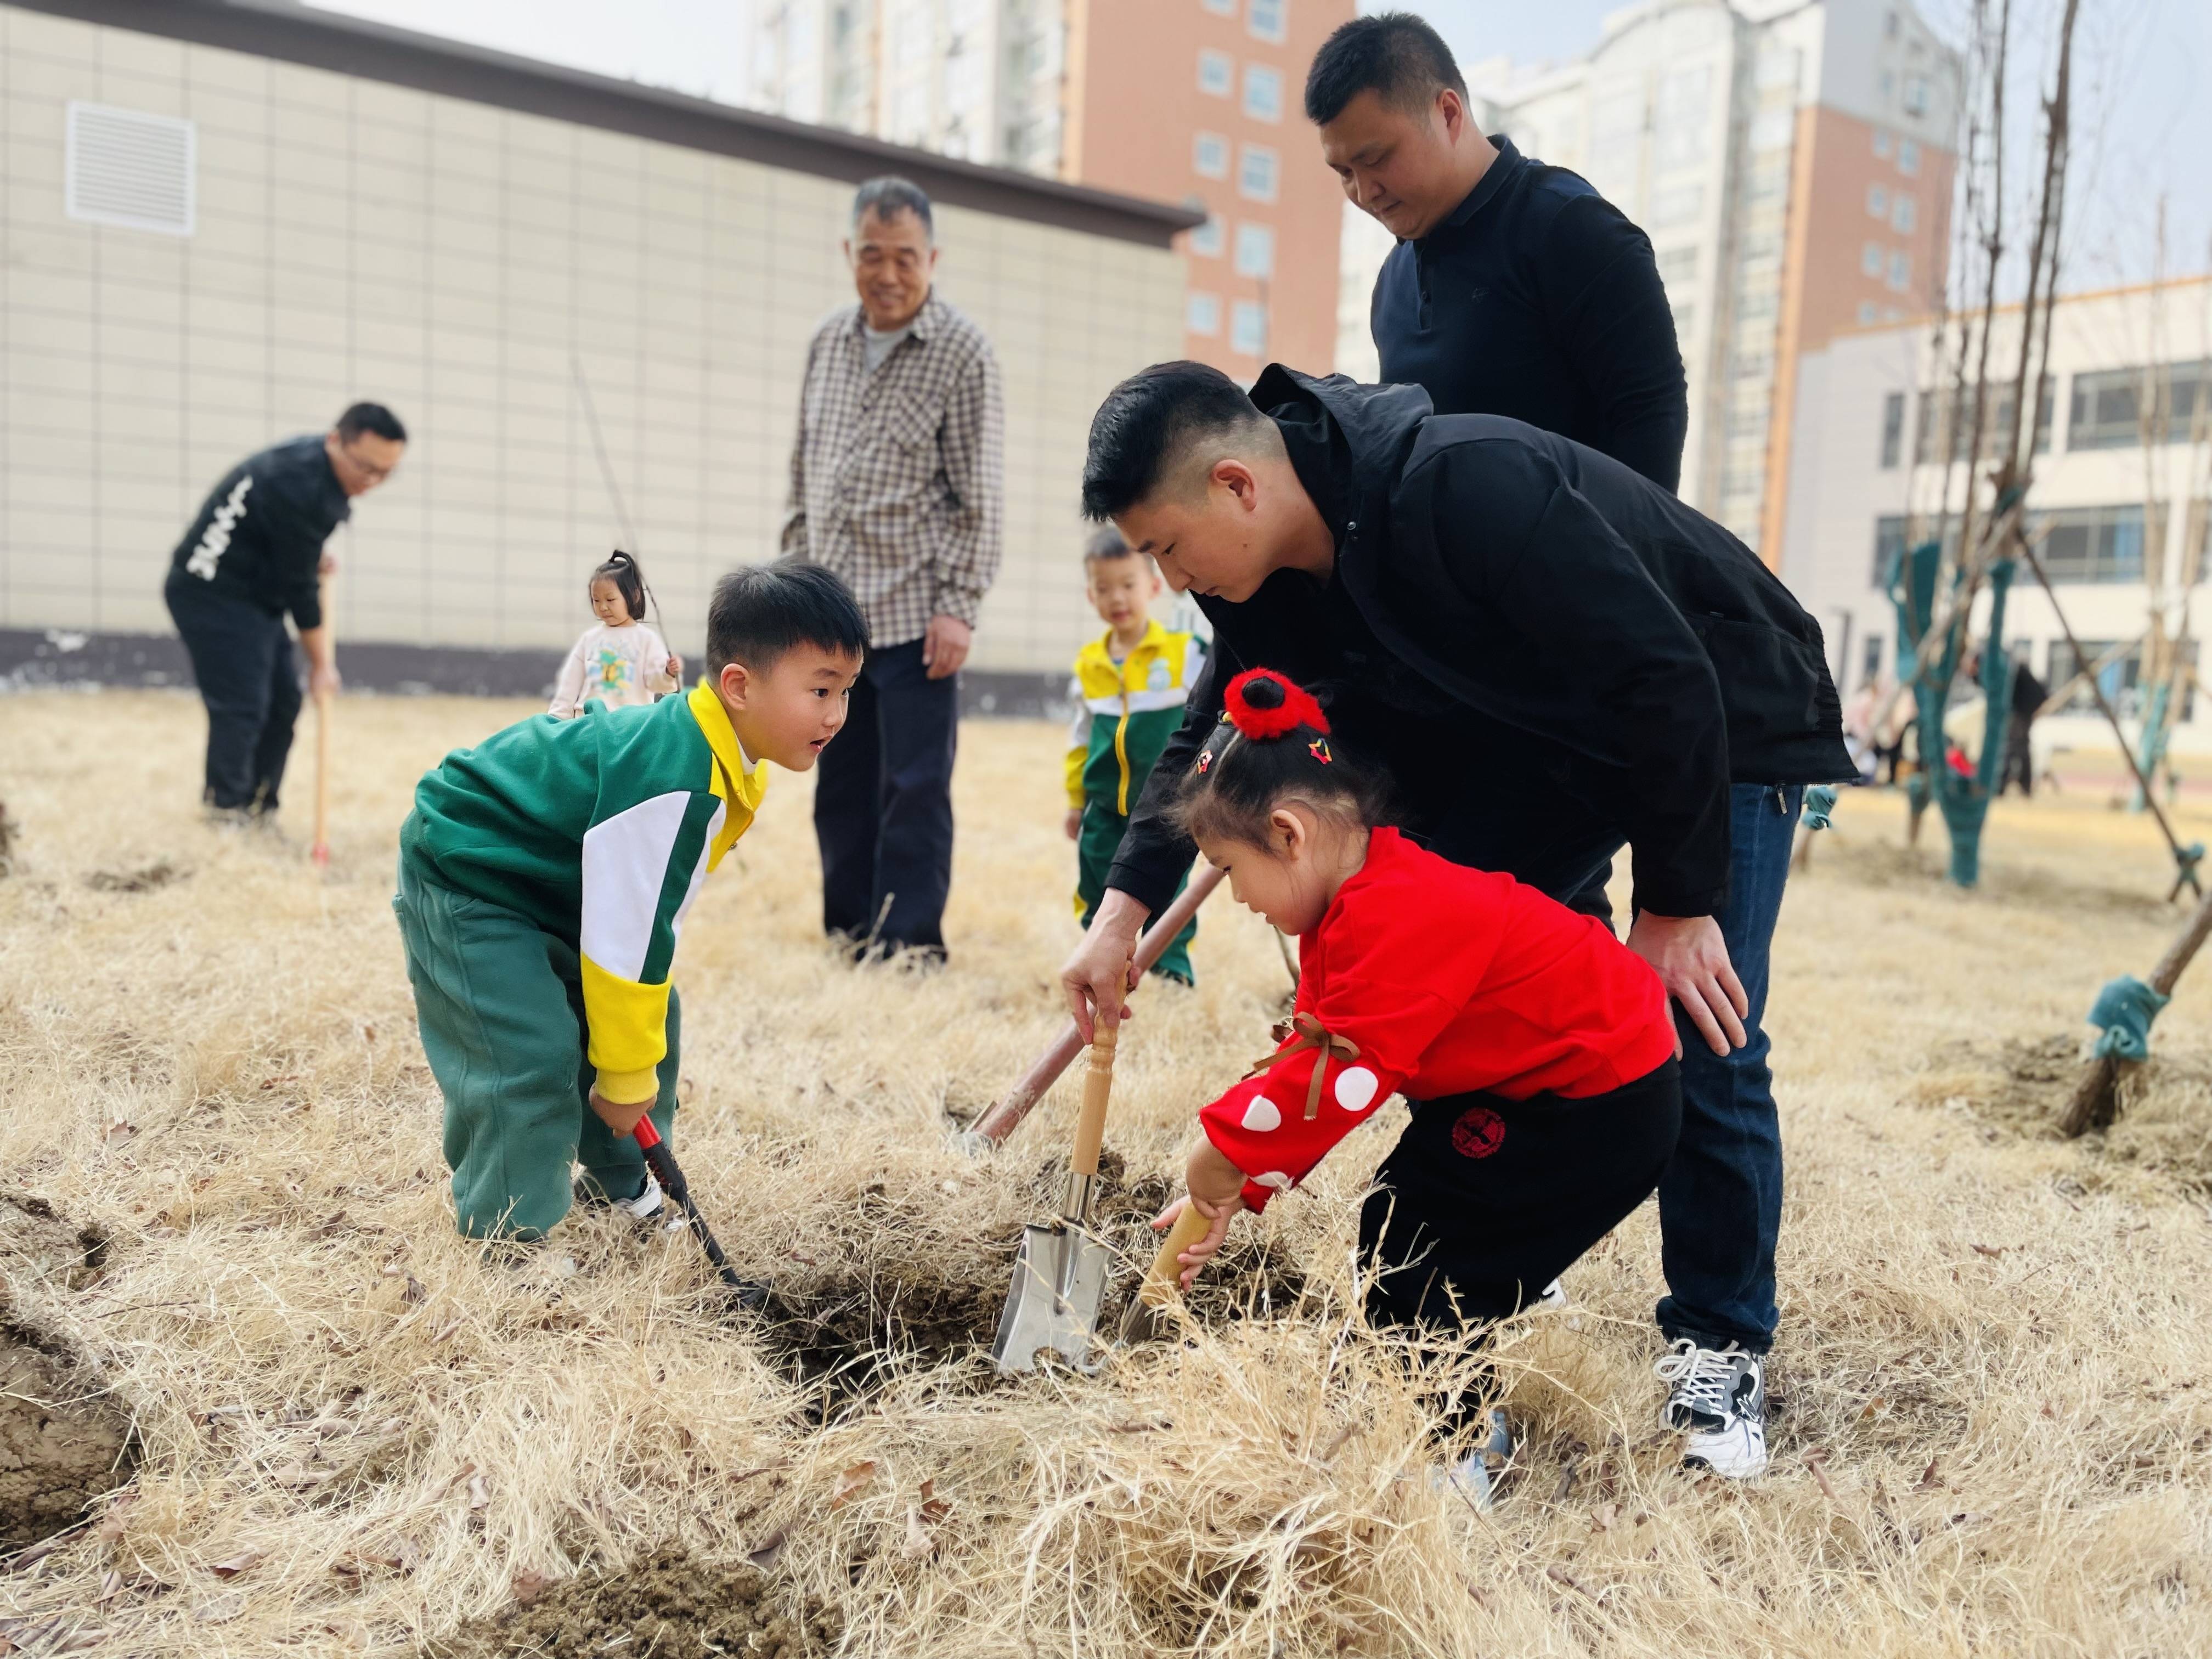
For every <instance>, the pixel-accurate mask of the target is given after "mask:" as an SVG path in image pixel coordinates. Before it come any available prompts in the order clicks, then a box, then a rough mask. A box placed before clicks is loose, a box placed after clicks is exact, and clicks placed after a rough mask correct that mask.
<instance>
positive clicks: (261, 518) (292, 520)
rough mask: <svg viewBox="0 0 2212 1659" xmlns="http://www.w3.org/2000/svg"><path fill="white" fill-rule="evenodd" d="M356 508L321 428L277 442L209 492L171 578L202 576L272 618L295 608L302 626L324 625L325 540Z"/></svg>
mask: <svg viewBox="0 0 2212 1659" xmlns="http://www.w3.org/2000/svg"><path fill="white" fill-rule="evenodd" d="M352 511H353V503H352V502H351V501H349V499H348V498H347V496H346V493H345V487H344V486H343V485H342V484H341V483H338V477H337V473H336V472H335V471H332V470H331V458H330V456H329V455H328V454H327V453H325V450H324V448H323V439H322V435H321V434H320V433H311V434H309V435H307V436H305V437H301V438H292V439H288V440H287V441H284V442H283V443H281V444H273V445H271V446H270V447H269V448H267V449H264V450H263V451H262V452H261V453H259V454H258V455H249V456H247V457H246V459H244V460H242V461H240V463H239V464H238V465H236V466H234V467H233V468H231V470H230V471H228V472H227V473H225V474H224V475H223V477H222V483H218V484H217V485H216V487H215V488H214V489H212V490H211V491H210V492H209V494H208V498H207V500H206V501H204V502H203V503H202V504H201V506H200V510H199V513H198V515H197V517H195V518H194V519H193V520H192V523H191V528H190V529H189V530H187V531H185V537H184V539H183V540H182V541H180V542H179V543H178V544H177V549H176V551H175V552H174V553H173V554H172V555H171V556H170V558H169V581H170V583H171V584H172V585H173V584H175V583H178V582H188V581H192V580H195V579H197V580H199V581H204V582H205V583H206V584H207V585H208V587H209V588H210V590H211V591H212V592H216V593H221V594H223V595H226V596H227V597H228V598H231V599H242V600H244V601H245V602H246V604H248V605H253V606H255V607H256V608H258V609H259V610H262V611H266V612H268V613H269V615H270V616H272V617H281V616H283V614H284V613H285V612H286V611H290V612H291V613H292V620H293V621H294V622H295V623H298V624H299V625H300V626H301V628H319V627H321V626H322V622H323V605H322V594H321V591H320V588H319V585H318V583H317V580H316V568H317V567H318V566H319V564H320V563H321V562H322V556H323V544H324V543H325V542H326V541H328V540H329V539H330V536H331V532H332V531H333V530H336V529H337V527H338V526H340V525H341V524H343V523H344V522H345V520H346V519H347V518H348V516H349V515H350V514H351V513H352Z"/></svg>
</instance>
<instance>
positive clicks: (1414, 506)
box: [1060, 363, 1852, 1475]
mask: <svg viewBox="0 0 2212 1659" xmlns="http://www.w3.org/2000/svg"><path fill="white" fill-rule="evenodd" d="M1263 411H1264V412H1263ZM1084 505H1085V511H1086V512H1087V513H1090V514H1091V516H1092V517H1094V518H1111V519H1112V520H1114V522H1115V525H1116V526H1119V527H1120V529H1121V532H1122V534H1123V535H1124V536H1126V537H1127V538H1128V540H1129V542H1130V544H1132V545H1133V546H1134V547H1136V548H1137V549H1138V550H1139V551H1142V552H1146V553H1150V554H1151V555H1152V556H1153V558H1154V559H1155V560H1156V561H1157V562H1158V564H1159V567H1160V568H1161V570H1162V572H1163V573H1164V574H1165V575H1166V577H1167V579H1168V580H1169V581H1170V583H1171V584H1172V585H1173V586H1176V588H1177V589H1179V590H1187V591H1189V592H1194V593H1195V594H1196V595H1197V596H1198V602H1199V604H1200V606H1201V607H1202V608H1203V609H1204V610H1205V611H1206V615H1207V616H1208V617H1210V618H1212V622H1213V625H1214V641H1215V649H1214V652H1213V653H1212V654H1211V655H1210V656H1209V657H1208V659H1207V663H1206V671H1205V672H1204V674H1203V675H1202V676H1201V678H1200V681H1199V684H1198V685H1197V686H1196V687H1194V689H1193V690H1192V692H1191V694H1190V697H1189V702H1188V707H1189V714H1188V718H1187V720H1186V722H1185V724H1184V726H1183V727H1182V730H1181V731H1180V732H1178V733H1177V734H1176V737H1175V738H1172V739H1171V740H1170V742H1169V744H1168V745H1167V748H1166V750H1165V751H1164V753H1163V754H1162V755H1161V757H1160V760H1159V763H1158V766H1156V767H1155V768H1154V769H1153V774H1152V783H1151V785H1150V786H1149V787H1147V788H1146V792H1145V795H1144V798H1143V799H1142V800H1141V801H1140V802H1139V805H1138V808H1137V810H1136V811H1135V812H1133V814H1132V815H1131V823H1130V826H1129V829H1128V832H1127V835H1126V836H1124V837H1123V839H1122V842H1121V852H1120V854H1119V856H1118V857H1117V858H1116V860H1115V864H1114V866H1113V868H1112V870H1111V872H1109V875H1108V878H1107V888H1108V891H1107V894H1106V897H1105V900H1104V902H1103V904H1102V905H1101V907H1100V908H1099V910H1098V912H1097V915H1096V916H1095V917H1094V918H1093V920H1092V923H1091V931H1090V932H1089V933H1088V934H1087V935H1086V936H1085V940H1084V942H1083V944H1082V945H1081V946H1080V947H1079V949H1078V950H1077V951H1076V953H1075V954H1074V955H1073V957H1070V958H1069V960H1068V963H1067V964H1066V967H1065V968H1064V969H1062V971H1061V975H1060V979H1061V984H1062V987H1063V988H1064V990H1065V991H1066V994H1067V995H1068V999H1069V1002H1070V1006H1072V1007H1073V1010H1074V1011H1075V1014H1076V1018H1077V1019H1078V1021H1079V1023H1080V1024H1083V1025H1084V1026H1085V1030H1086V1034H1087V1031H1088V1027H1089V1018H1090V1011H1091V1009H1092V1008H1094V1007H1099V1006H1119V1005H1120V1002H1121V997H1122V994H1123V987H1122V985H1121V980H1120V975H1119V972H1118V969H1119V968H1120V966H1121V964H1122V963H1125V962H1126V961H1127V951H1128V949H1129V946H1130V945H1131V943H1132V942H1133V939H1134V937H1135V934H1136V933H1137V931H1138V929H1139V927H1141V925H1142V923H1143V921H1144V919H1145V918H1146V916H1147V915H1150V914H1151V913H1152V911H1154V910H1156V909H1157V908H1159V907H1160V906H1161V905H1162V904H1164V902H1166V900H1167V898H1168V896H1169V895H1170V893H1171V892H1172V891H1173V890H1174V888H1175V884H1176V879H1177V878H1178V877H1179V876H1180V875H1181V874H1182V872H1184V871H1185V870H1186V869H1188V866H1189V863H1190V860H1191V858H1192V856H1193V848H1192V846H1191V844H1190V842H1188V841H1187V840H1184V839H1182V838H1181V837H1180V836H1177V835H1176V833H1175V832H1174V831H1173V829H1171V828H1170V826H1169V824H1168V823H1166V822H1165V821H1164V817H1163V809H1164V805H1166V802H1167V800H1168V799H1169V797H1170V794H1171V793H1172V792H1173V791H1174V789H1175V788H1176V785H1177V784H1178V783H1179V781H1181V779H1182V775H1183V774H1184V773H1185V771H1186V769H1188V766H1189V764H1190V763H1191V758H1192V756H1193V754H1194V752H1195V750H1197V748H1198V747H1199V745H1200V743H1201V741H1202V740H1203V739H1204V738H1205V737H1206V734H1207V733H1208V732H1210V731H1211V730H1212V727H1213V725H1214V723H1215V722H1216V721H1217V720H1218V719H1219V717H1220V711H1221V688H1222V687H1223V686H1225V685H1226V684H1227V683H1228V680H1229V679H1230V678H1231V677H1232V676H1234V675H1235V674H1237V673H1238V672H1239V671H1243V669H1246V668H1250V667H1255V666H1261V665H1265V666H1267V667H1271V668H1276V669H1279V670H1281V671H1284V672H1285V673H1287V674H1289V675H1291V677H1292V678H1296V679H1298V680H1300V681H1303V682H1305V683H1307V684H1314V685H1316V687H1317V689H1319V690H1321V691H1322V693H1323V695H1324V697H1325V700H1326V701H1327V702H1328V706H1329V710H1330V719H1331V720H1332V722H1334V723H1335V725H1336V726H1337V728H1338V729H1339V730H1340V731H1341V732H1343V733H1344V735H1345V740H1346V743H1347V744H1361V745H1364V748H1365V750H1366V751H1367V752H1368V753H1370V754H1373V755H1376V756H1378V757H1381V758H1382V759H1383V761H1384V763H1386V764H1387V765H1388V767H1389V770H1390V772H1391V775H1392V776H1393V779H1394V781H1395V783H1396V785H1397V787H1398V790H1399V803H1398V804H1399V806H1400V808H1401V817H1402V821H1403V822H1404V823H1405V825H1406V827H1407V829H1409V830H1410V831H1412V832H1413V833H1414V834H1416V835H1417V836H1420V837H1421V838H1422V839H1424V840H1425V841H1426V842H1428V843H1429V844H1430V845H1431V847H1432V848H1434V849H1435V850H1436V851H1437V852H1438V853H1440V854H1443V855H1444V856H1445V857H1447V858H1450V859H1453V860H1455V861H1457V862H1460V863H1462V864H1467V865H1470V866H1480V867H1481V868H1485V869H1492V870H1503V871H1506V872H1510V873H1511V874H1512V875H1514V876H1516V877H1518V878H1520V879H1522V880H1523V881H1526V882H1528V883H1529V884H1532V885H1534V886H1536V887H1539V888H1541V889H1542V890H1544V891H1546V892H1548V893H1550V894H1552V895H1553V896H1554V897H1562V898H1564V897H1565V896H1571V895H1573V894H1575V893H1577V892H1578V891H1579V890H1581V889H1582V887H1583V884H1586V883H1587V882H1588V880H1589V878H1590V876H1591V873H1592V872H1593V871H1594V870H1595V869H1596V867H1597V866H1600V865H1601V864H1602V863H1603V862H1604V861H1606V860H1608V859H1610V858H1611V856H1612V855H1613V853H1614V852H1615V851H1616V850H1617V849H1618V848H1620V846H1621V845H1622V844H1623V843H1624V842H1625V843H1626V845H1627V846H1628V847H1629V848H1631V849H1632V854H1633V861H1634V873H1635V882H1636V908H1637V913H1638V914H1637V915H1636V918H1635V921H1634V923H1633V925H1632V927H1631V929H1630V932H1629V936H1628V943H1629V945H1630V948H1631V949H1632V950H1635V951H1638V953H1639V954H1641V955H1643V956H1644V957H1645V958H1646V959H1647V960H1649V961H1650V963H1651V964H1652V966H1653V967H1654V968H1655V969H1656V970H1657V971H1658V973H1659V975H1660V977H1661V978H1662V980H1663V981H1665V983H1666V985H1667V987H1668V991H1669V993H1670V994H1672V995H1673V996H1674V999H1675V1000H1676V1002H1677V1003H1678V1004H1679V1005H1680V1016H1679V1017H1678V1018H1680V1019H1681V1020H1682V1021H1684V1022H1685V1023H1686V1024H1687V1026H1689V1027H1690V1028H1692V1030H1690V1031H1689V1032H1687V1033H1686V1036H1687V1037H1688V1039H1689V1040H1688V1041H1687V1042H1686V1049H1687V1052H1686V1054H1685V1055H1684V1069H1683V1094H1684V1097H1685V1107H1684V1127H1683V1138H1682V1142H1681V1144H1680V1147H1679V1149H1678V1151H1677V1153H1676V1156H1675V1158H1674V1164H1673V1165H1672V1166H1671V1167H1670V1168H1669V1170H1668V1174H1667V1176H1666V1179H1665V1180H1664V1182H1662V1185H1661V1187H1660V1212H1661V1220H1662V1230H1663V1232H1664V1244H1663V1253H1664V1258H1665V1267H1666V1273H1667V1279H1668V1287H1669V1290H1670V1292H1671V1294H1670V1295H1669V1296H1668V1297H1667V1299H1666V1300H1664V1301H1662V1303H1661V1304H1660V1305H1659V1309H1658V1320H1659V1324H1660V1327H1661V1329H1662V1332H1663V1333H1664V1334H1666V1336H1667V1338H1668V1341H1669V1342H1670V1343H1671V1344H1672V1345H1673V1351H1672V1352H1671V1353H1670V1354H1669V1356H1668V1359H1667V1360H1666V1361H1665V1362H1662V1376H1665V1377H1666V1378H1667V1379H1668V1381H1669V1382H1670V1383H1672V1384H1673V1385H1674V1387H1673V1391H1672V1394H1671V1395H1670V1398H1669V1401H1668V1420H1669V1421H1670V1422H1671V1423H1672V1424H1673V1425H1674V1426H1676V1427H1678V1428H1680V1429H1683V1430H1685V1431H1687V1432H1688V1435H1689V1442H1688V1446H1687V1453H1688V1455H1689V1456H1690V1458H1691V1459H1692V1461H1694V1462H1699V1463H1700V1464H1702V1465H1704V1466H1705V1467H1708V1468H1712V1469H1715V1470H1717V1472H1719V1473H1722V1474H1730V1475H1750V1474H1757V1473H1759V1471H1760V1470H1761V1469H1763V1468H1765V1461H1766V1453H1765V1367H1764V1360H1763V1356H1764V1354H1765V1350H1766V1348H1767V1346H1768V1345H1769V1344H1770V1342H1771V1340H1772V1336H1773V1330H1774V1323H1775V1309H1774V1266H1773V1262H1774V1242H1775V1237H1776V1234H1777V1232H1778V1229H1779V1227H1780V1223H1781V1197H1782V1154H1781V1137H1780V1131H1779V1127H1778V1124H1777V1122H1776V1119H1775V1112H1774V1101H1773V1095H1772V1091H1771V1073H1770V1072H1769V1071H1768V1069H1767V1065H1766V1055H1767V1042H1766V1038H1765V1034H1764V1033H1763V1032H1762V1031H1761V1030H1760V1029H1759V1021H1760V1015H1761V1012H1762V1010H1763V1007H1764V1005H1765V995H1766V969H1767V951H1768V943H1769V940H1770V939H1771V935H1772V933H1773V929H1774V923H1775V918H1776V915H1777V914H1778V910H1779V908H1780V905H1781V899H1782V885H1783V882H1784V877H1785V876H1786V874H1787V872H1788V868H1789V858H1790V839H1791V836H1792V833H1793V832H1794V830H1795V828H1796V820H1797V813H1798V809H1799V806H1800V805H1801V803H1802V796H1803V786H1804V785H1806V784H1808V783H1812V782H1823V781H1829V780H1832V779H1838V778H1844V777H1848V776H1850V775H1851V771H1852V768H1851V762H1850V756H1849V754H1848V753H1847V752H1846V751H1845V750H1844V741H1843V727H1842V710H1841V707H1840V705H1839V703H1838V699H1837V696H1836V691H1835V687H1834V686H1833V684H1832V683H1831V682H1830V680H1829V678H1828V671H1827V666H1826V661H1825V659H1824V655H1823V649H1822V645H1821V640H1820V629H1819V627H1818V626H1817V625H1816V624H1815V623H1814V621H1813V619H1812V618H1811V617H1808V616H1807V615H1806V614H1805V612H1804V611H1802V609H1801V608H1800V607H1799V606H1798V605H1797V603H1796V600H1794V599H1791V598H1790V594H1789V592H1788V591H1787V590H1786V589H1784V587H1783V586H1782V584H1781V583H1780V582H1779V581H1778V580H1776V578H1775V577H1774V575H1773V574H1772V573H1771V572H1770V571H1769V570H1767V568H1765V566H1764V565H1762V564H1761V563H1759V560H1758V559H1757V557H1756V556H1753V554H1752V552H1751V551H1750V550H1749V549H1747V548H1746V547H1745V546H1744V545H1743V544H1741V542H1738V541H1737V540H1736V539H1735V538H1734V537H1732V536H1730V535H1729V533H1728V532H1726V531H1724V530H1723V529H1722V528H1721V527H1720V526H1717V525H1716V524H1714V523H1712V522H1711V520H1708V519H1705V517H1703V516H1702V515H1701V514H1699V513H1696V512H1694V511H1692V509H1690V508H1689V507H1685V506H1683V505H1682V504H1681V502H1680V501H1677V500H1676V499H1675V498H1674V496H1673V495H1671V494H1669V493H1668V491H1666V490H1664V489H1660V488H1659V487H1658V486H1656V484H1653V483H1650V481H1649V480H1647V479H1644V478H1643V477H1638V475H1637V474H1636V473H1634V472H1632V471H1630V470H1629V469H1628V468H1626V467H1625V466H1623V465H1620V463H1619V462H1616V461H1613V460H1611V459H1608V458H1607V457H1606V456H1603V455H1601V454H1599V453H1596V452H1595V451H1594V450H1591V449H1587V448H1585V447H1583V446H1581V445H1579V444H1577V443H1574V442H1572V441H1569V440H1567V439H1565V438H1562V437H1559V436H1557V435H1554V434H1552V433H1548V432H1543V431H1540V430H1538V429H1537V428H1534V427H1532V426H1528V425H1526V424H1524V423H1522V422H1518V421H1513V420H1508V419H1505V418H1503V417H1501V416H1480V415H1467V416H1433V415H1431V412H1430V404H1429V399H1428V398H1427V395H1426V394H1425V393H1424V392H1422V391H1420V389H1419V388H1418V387H1415V386H1355V385H1353V384H1352V382H1351V381H1349V380H1344V379H1342V378H1340V377H1332V378H1330V379H1328V380H1316V379H1311V378H1310V377H1308V376H1305V375H1303V374H1297V373H1295V372H1293V371H1291V370H1289V369H1285V368H1281V367H1279V366H1275V367H1271V368H1268V369H1267V372H1266V373H1264V374H1262V375H1261V377H1260V379H1259V380H1258V382H1257V383H1255V386H1253V388H1252V392H1251V394H1250V396H1249V398H1248V397H1247V396H1246V394H1245V393H1243V392H1241V391H1239V390H1238V389H1237V386H1236V385H1235V383H1234V382H1232V381H1231V380H1229V379H1228V378H1227V377H1226V376H1225V375H1223V374H1220V373H1219V372H1218V370H1215V369H1212V368H1205V367H1203V366H1202V365H1200V364H1196V363H1167V364H1162V365H1158V366H1157V367H1155V368H1150V369H1146V370H1145V371H1144V372H1143V373H1141V374H1137V375H1134V376H1133V377H1132V378H1131V379H1129V380H1125V381H1124V382H1122V384H1121V386H1118V387H1116V388H1115V390H1114V392H1112V393H1111V394H1109V397H1108V398H1107V399H1106V402H1105V403H1104V404H1103V405H1102V406H1101V407H1100V409H1099V411H1098V413H1097V416H1096V417H1095V418H1094V419H1093V421H1092V422H1091V450H1090V456H1089V459H1088V461H1087V463H1086V465H1085V472H1084ZM1700 1037H1701V1038H1703V1039H1704V1040H1703V1041H1698V1040H1697V1039H1698V1038H1700ZM1540 1288H1541V1287H1539V1286H1533V1285H1532V1286H1530V1287H1529V1290H1530V1292H1531V1294H1532V1295H1533V1294H1534V1291H1536V1290H1538V1289H1540Z"/></svg>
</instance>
